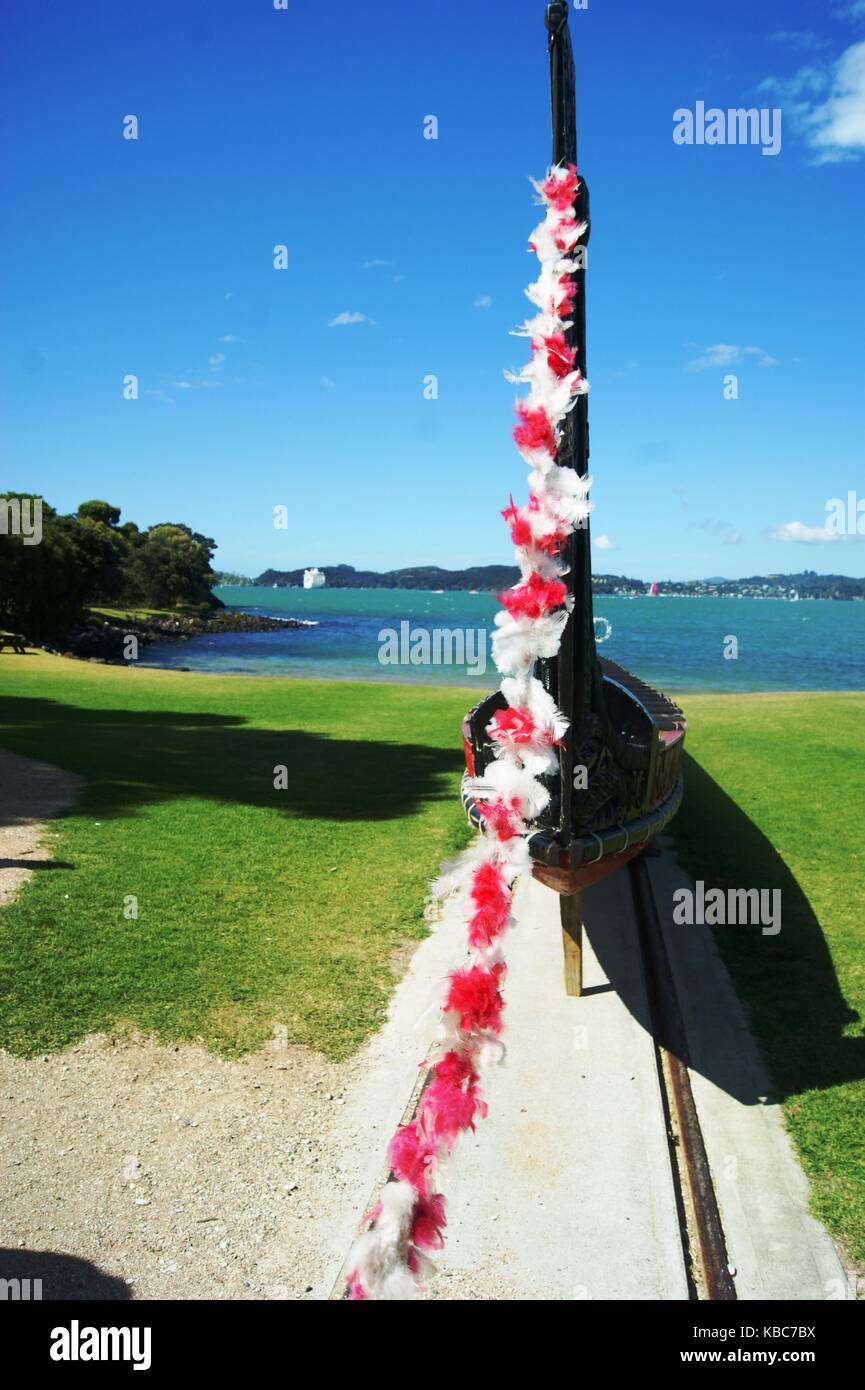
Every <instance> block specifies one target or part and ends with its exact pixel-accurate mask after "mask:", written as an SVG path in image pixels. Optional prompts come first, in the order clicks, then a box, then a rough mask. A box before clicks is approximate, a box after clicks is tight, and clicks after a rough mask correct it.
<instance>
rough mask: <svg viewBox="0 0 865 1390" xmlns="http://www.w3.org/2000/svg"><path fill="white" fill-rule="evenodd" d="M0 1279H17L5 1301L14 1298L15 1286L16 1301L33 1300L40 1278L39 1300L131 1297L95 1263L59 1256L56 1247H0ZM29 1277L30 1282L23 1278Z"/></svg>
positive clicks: (118, 1282)
mask: <svg viewBox="0 0 865 1390" xmlns="http://www.w3.org/2000/svg"><path fill="white" fill-rule="evenodd" d="M0 1279H5V1280H7V1284H8V1281H9V1280H18V1281H19V1283H18V1285H17V1286H15V1285H13V1292H11V1293H10V1291H9V1290H8V1288H7V1294H6V1302H7V1303H8V1302H11V1301H14V1291H15V1290H16V1289H17V1292H18V1295H19V1301H28V1302H29V1301H34V1302H35V1301H36V1297H35V1294H36V1290H34V1286H33V1281H34V1280H36V1279H40V1280H41V1281H42V1287H41V1290H40V1292H41V1296H42V1297H41V1301H42V1302H43V1303H57V1302H66V1301H68V1300H71V1301H73V1302H78V1301H79V1300H80V1301H90V1300H92V1301H94V1302H121V1301H124V1300H127V1299H131V1297H132V1291H131V1289H130V1287H129V1285H128V1284H126V1283H125V1282H124V1281H123V1280H122V1279H117V1278H115V1276H114V1275H113V1274H106V1273H105V1272H104V1271H103V1270H101V1269H100V1268H99V1266H98V1265H95V1264H91V1262H90V1261H89V1260H81V1259H79V1258H78V1256H77V1255H62V1254H60V1252H59V1251H57V1250H8V1249H3V1248H0ZM25 1280H28V1281H29V1283H25V1282H24V1281H25Z"/></svg>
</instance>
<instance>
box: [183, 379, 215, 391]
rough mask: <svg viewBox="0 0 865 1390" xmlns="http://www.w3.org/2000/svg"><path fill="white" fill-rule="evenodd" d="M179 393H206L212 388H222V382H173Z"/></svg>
mask: <svg viewBox="0 0 865 1390" xmlns="http://www.w3.org/2000/svg"><path fill="white" fill-rule="evenodd" d="M171 385H172V386H173V387H174V388H175V390H177V391H204V390H206V389H207V388H208V387H210V386H221V385H222V382H221V381H172V383H171Z"/></svg>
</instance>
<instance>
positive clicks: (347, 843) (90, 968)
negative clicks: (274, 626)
mask: <svg viewBox="0 0 865 1390" xmlns="http://www.w3.org/2000/svg"><path fill="white" fill-rule="evenodd" d="M469 699H470V696H469V694H468V693H467V692H465V691H462V692H461V691H459V690H451V689H431V688H424V687H419V686H404V685H385V684H381V685H375V684H359V683H348V682H337V681H326V682H321V681H300V680H282V679H280V680H276V679H267V678H262V679H258V678H245V677H238V676H232V677H217V676H200V675H193V674H187V673H177V672H164V671H148V670H143V669H141V670H136V669H128V668H123V667H113V666H99V665H91V664H87V663H83V662H76V661H67V660H64V659H62V658H59V657H50V656H47V655H44V654H41V653H40V654H30V655H28V656H27V657H26V658H24V657H18V658H17V659H15V660H14V661H13V659H12V658H11V657H4V658H2V659H0V745H2V746H3V747H6V748H9V749H11V750H12V751H13V752H17V753H21V754H26V755H29V756H31V757H34V758H38V759H41V760H44V761H46V762H49V763H54V764H56V765H57V766H59V767H61V768H65V769H68V770H70V771H73V772H76V773H79V774H81V775H82V776H83V777H84V778H85V779H86V780H85V786H84V791H83V795H82V797H81V799H80V800H79V802H78V803H77V805H76V806H75V807H74V808H73V810H72V811H71V813H70V814H68V815H66V816H65V817H64V818H62V819H61V820H60V821H59V822H57V826H58V835H57V843H56V847H55V861H56V863H57V865H59V866H62V867H53V868H52V869H51V870H50V871H49V870H42V871H40V872H38V873H36V874H35V875H34V878H33V880H32V881H31V883H30V884H29V885H28V886H26V887H25V888H24V889H23V891H22V893H21V895H20V897H19V900H18V901H17V902H16V903H14V904H12V905H10V906H7V907H5V908H3V909H2V911H0V1046H4V1047H6V1048H7V1049H9V1050H11V1051H13V1052H16V1053H20V1054H25V1055H30V1054H33V1053H36V1052H40V1051H47V1050H49V1049H53V1048H59V1047H63V1046H64V1045H67V1044H69V1043H71V1042H73V1041H75V1040H76V1039H79V1038H81V1037H82V1036H84V1035H85V1034H87V1033H90V1032H94V1031H101V1030H105V1031H117V1030H124V1029H127V1028H136V1029H141V1030H144V1031H152V1032H154V1033H155V1034H156V1035H157V1036H159V1037H160V1038H161V1039H162V1040H164V1041H183V1040H200V1041H201V1042H203V1043H204V1044H205V1045H206V1046H207V1047H209V1048H211V1049H213V1050H215V1051H218V1052H220V1053H222V1054H224V1055H232V1054H237V1053H240V1052H242V1051H244V1050H247V1049H252V1048H255V1047H257V1046H259V1045H260V1044H261V1043H262V1042H263V1041H264V1040H265V1039H266V1038H268V1037H270V1036H271V1035H272V1034H273V1030H274V1026H275V1025H280V1026H281V1027H284V1028H285V1030H286V1035H287V1037H288V1040H289V1041H290V1042H294V1043H305V1044H309V1045H310V1046H313V1047H316V1048H319V1049H321V1050H322V1051H324V1052H325V1053H327V1054H328V1055H330V1056H332V1057H343V1056H346V1055H347V1054H348V1053H350V1052H351V1051H352V1050H353V1049H354V1048H355V1047H356V1046H357V1045H358V1044H359V1043H360V1041H361V1040H362V1039H363V1038H364V1037H365V1036H367V1035H368V1034H369V1032H370V1031H371V1030H372V1029H374V1028H375V1027H376V1026H377V1025H378V1023H379V1022H380V1020H381V1016H382V1013H383V1011H384V1009H385V1006H386V1004H387V1001H388V998H389V995H390V992H391V990H392V988H393V984H394V975H393V972H392V970H391V969H390V966H389V961H390V960H391V958H392V956H393V953H394V951H395V949H396V948H397V947H398V946H399V945H400V944H401V943H402V942H403V941H405V940H406V939H411V938H419V937H421V936H422V935H423V934H424V927H423V924H422V918H421V913H422V908H423V901H424V896H425V891H426V883H427V880H428V878H429V876H430V875H431V874H432V873H433V872H434V870H435V868H436V866H437V864H438V861H439V860H440V858H441V857H442V855H444V854H446V853H451V852H453V851H454V850H456V849H457V848H458V847H459V846H461V845H462V844H463V843H465V841H466V839H467V830H466V827H465V824H464V818H463V816H462V813H461V809H460V805H459V798H458V795H457V789H458V781H459V775H460V768H461V763H462V758H461V753H460V749H459V721H460V719H461V716H462V714H463V713H464V711H465V709H466V707H467V702H468V701H469ZM280 765H284V766H286V767H287V768H288V777H287V782H288V785H287V788H286V790H276V789H275V788H274V769H275V768H277V767H278V766H280ZM131 898H135V899H137V903H138V916H137V919H135V918H130V917H128V916H125V915H124V912H125V911H126V912H127V913H128V912H129V910H130V899H131Z"/></svg>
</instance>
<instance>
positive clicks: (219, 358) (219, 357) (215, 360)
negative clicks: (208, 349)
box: [207, 352, 225, 371]
mask: <svg viewBox="0 0 865 1390" xmlns="http://www.w3.org/2000/svg"><path fill="white" fill-rule="evenodd" d="M207 360H208V362H209V363H210V365H211V367H213V369H214V371H215V370H216V368H217V367H221V366H222V364H223V362H224V361H225V353H224V352H212V353H211V354H210V356H209V357H208V359H207Z"/></svg>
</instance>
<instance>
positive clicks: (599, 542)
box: [592, 532, 619, 550]
mask: <svg viewBox="0 0 865 1390" xmlns="http://www.w3.org/2000/svg"><path fill="white" fill-rule="evenodd" d="M592 544H593V545H594V547H595V549H596V550H618V548H619V547H618V546H617V545H614V544H613V542H612V541H611V540H610V538H609V536H608V535H607V534H606V532H604V533H603V534H602V535H600V536H595V539H594V541H593V542H592Z"/></svg>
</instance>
